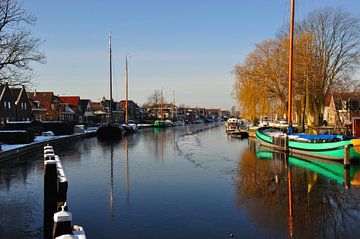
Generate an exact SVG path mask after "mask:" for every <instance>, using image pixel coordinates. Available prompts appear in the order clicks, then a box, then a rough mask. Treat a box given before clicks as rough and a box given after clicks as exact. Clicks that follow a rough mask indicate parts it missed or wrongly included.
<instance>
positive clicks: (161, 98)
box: [160, 89, 164, 120]
mask: <svg viewBox="0 0 360 239" xmlns="http://www.w3.org/2000/svg"><path fill="white" fill-rule="evenodd" d="M163 103H164V102H163V92H162V89H161V92H160V106H161V108H160V117H161V118H160V119H161V120H163V119H164V115H163V110H164V109H163Z"/></svg>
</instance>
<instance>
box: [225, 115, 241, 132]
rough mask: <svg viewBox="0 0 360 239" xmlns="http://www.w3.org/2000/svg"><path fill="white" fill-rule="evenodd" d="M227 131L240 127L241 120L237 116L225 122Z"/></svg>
mask: <svg viewBox="0 0 360 239" xmlns="http://www.w3.org/2000/svg"><path fill="white" fill-rule="evenodd" d="M225 128H226V133H230V132H234V131H236V130H238V129H239V120H238V119H237V118H229V119H228V120H227V121H226V123H225Z"/></svg>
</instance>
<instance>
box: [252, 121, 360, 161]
mask: <svg viewBox="0 0 360 239" xmlns="http://www.w3.org/2000/svg"><path fill="white" fill-rule="evenodd" d="M256 138H257V139H258V140H259V141H260V144H262V145H264V146H268V147H271V148H274V149H280V150H281V149H284V144H286V142H287V145H288V150H289V154H290V155H296V154H299V155H306V156H311V157H316V158H323V159H330V160H343V159H344V148H345V146H346V145H348V147H349V148H350V159H351V160H354V159H360V139H358V138H354V137H349V136H344V135H311V134H291V135H287V134H285V133H283V132H282V131H281V130H280V129H279V128H276V127H260V128H259V129H258V130H257V131H256ZM279 142H280V143H279ZM281 142H282V143H281Z"/></svg>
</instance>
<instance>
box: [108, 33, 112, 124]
mask: <svg viewBox="0 0 360 239" xmlns="http://www.w3.org/2000/svg"><path fill="white" fill-rule="evenodd" d="M109 57H110V106H109V112H110V123H112V122H113V116H112V102H113V98H112V60H111V33H110V34H109Z"/></svg>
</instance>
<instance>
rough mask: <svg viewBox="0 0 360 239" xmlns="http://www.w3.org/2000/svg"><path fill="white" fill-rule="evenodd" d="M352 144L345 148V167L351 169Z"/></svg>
mask: <svg viewBox="0 0 360 239" xmlns="http://www.w3.org/2000/svg"><path fill="white" fill-rule="evenodd" d="M351 146H352V145H351V144H347V145H345V146H344V167H345V168H349V167H350V147H351Z"/></svg>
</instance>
